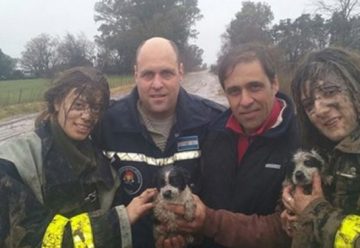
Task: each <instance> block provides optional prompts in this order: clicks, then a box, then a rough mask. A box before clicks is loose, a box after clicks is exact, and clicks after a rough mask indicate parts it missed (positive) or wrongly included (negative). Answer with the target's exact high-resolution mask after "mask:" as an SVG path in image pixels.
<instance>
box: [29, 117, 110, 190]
mask: <svg viewBox="0 0 360 248" xmlns="http://www.w3.org/2000/svg"><path fill="white" fill-rule="evenodd" d="M36 133H37V134H38V135H39V137H40V138H41V140H42V157H43V159H44V163H43V172H44V175H49V173H46V172H45V171H49V170H57V171H59V170H60V171H62V173H57V174H56V175H54V177H53V178H51V179H49V178H47V179H46V182H47V184H48V185H47V186H48V187H53V186H57V185H60V186H61V184H63V183H64V182H71V181H75V180H78V177H76V176H75V173H73V172H71V169H70V167H69V165H68V164H66V163H56V164H57V165H59V166H61V168H52V166H53V165H54V164H53V163H50V164H48V163H47V162H46V160H47V159H50V160H51V159H55V158H48V156H49V155H50V151H51V149H54V139H53V137H52V135H51V131H50V127H49V123H48V122H45V123H42V124H41V125H40V126H39V127H38V128H37V129H36ZM95 149H96V148H95ZM100 154H101V151H100V150H98V151H97V156H100V157H99V158H98V161H99V162H100V163H99V164H98V166H97V168H96V169H95V171H93V172H92V173H91V176H90V177H89V181H91V182H93V183H96V184H98V183H101V184H103V185H105V186H106V187H107V188H108V189H110V188H111V187H113V185H114V178H113V176H112V172H111V168H110V166H109V165H108V164H107V163H108V162H107V160H106V159H105V158H103V157H101V155H100ZM57 155H58V156H61V155H60V154H57ZM46 158H47V159H46ZM61 161H66V159H65V160H64V159H61ZM59 162H60V161H59ZM51 174H53V173H50V175H51Z"/></svg>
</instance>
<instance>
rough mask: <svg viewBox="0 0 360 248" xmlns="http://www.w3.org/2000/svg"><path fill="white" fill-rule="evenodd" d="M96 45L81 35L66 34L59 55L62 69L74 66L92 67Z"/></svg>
mask: <svg viewBox="0 0 360 248" xmlns="http://www.w3.org/2000/svg"><path fill="white" fill-rule="evenodd" d="M94 50H95V45H94V43H93V42H91V41H90V40H88V39H87V38H86V36H85V35H84V34H83V33H81V34H79V35H77V36H75V35H73V34H70V33H68V34H66V35H65V37H64V39H63V40H62V41H61V42H60V44H59V46H58V50H57V51H58V55H59V59H60V64H61V67H62V69H65V68H70V67H73V66H81V65H92V64H93V59H94V58H95V57H94V56H95V55H94Z"/></svg>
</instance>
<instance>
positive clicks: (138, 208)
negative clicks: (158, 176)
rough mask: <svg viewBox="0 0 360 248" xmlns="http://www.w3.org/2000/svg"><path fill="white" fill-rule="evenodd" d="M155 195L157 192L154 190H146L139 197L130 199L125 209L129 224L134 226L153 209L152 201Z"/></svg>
mask: <svg viewBox="0 0 360 248" xmlns="http://www.w3.org/2000/svg"><path fill="white" fill-rule="evenodd" d="M156 194H157V190H156V189H155V188H151V189H146V190H145V191H144V192H142V194H141V195H139V196H137V197H135V198H134V199H132V201H131V202H130V203H129V205H127V207H126V211H127V214H128V218H129V222H130V224H134V223H135V222H136V221H137V220H138V219H139V218H140V217H142V216H144V215H145V214H147V213H148V212H149V211H150V210H151V209H152V208H153V207H154V203H153V202H152V200H153V198H154V197H155V195H156Z"/></svg>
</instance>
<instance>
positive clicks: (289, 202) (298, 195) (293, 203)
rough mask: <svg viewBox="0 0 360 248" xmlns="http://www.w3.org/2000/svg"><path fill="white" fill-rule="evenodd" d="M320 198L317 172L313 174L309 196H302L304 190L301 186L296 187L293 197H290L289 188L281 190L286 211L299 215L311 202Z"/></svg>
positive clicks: (320, 189)
mask: <svg viewBox="0 0 360 248" xmlns="http://www.w3.org/2000/svg"><path fill="white" fill-rule="evenodd" d="M321 197H324V193H323V191H322V188H321V177H320V175H319V173H318V172H315V173H314V174H313V184H312V192H311V194H310V195H306V194H304V189H303V188H302V187H301V186H296V188H295V191H294V192H293V195H291V186H287V187H285V188H284V190H283V194H282V201H283V203H284V205H285V207H286V209H288V210H289V211H290V212H293V213H295V214H297V215H299V214H300V213H302V212H303V211H304V209H305V208H306V207H307V206H308V205H309V204H310V203H311V202H313V201H314V200H316V199H318V198H321Z"/></svg>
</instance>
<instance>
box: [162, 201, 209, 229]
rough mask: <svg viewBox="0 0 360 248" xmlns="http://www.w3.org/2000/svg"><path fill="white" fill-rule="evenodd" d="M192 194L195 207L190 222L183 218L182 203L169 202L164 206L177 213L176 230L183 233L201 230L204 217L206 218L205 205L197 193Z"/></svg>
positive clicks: (183, 209) (183, 208)
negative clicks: (192, 218)
mask: <svg viewBox="0 0 360 248" xmlns="http://www.w3.org/2000/svg"><path fill="white" fill-rule="evenodd" d="M192 196H193V199H194V203H195V206H196V208H195V216H194V220H192V221H191V222H189V221H187V220H185V218H184V215H185V207H184V206H183V205H177V204H169V205H168V206H166V208H167V209H169V210H170V211H172V212H174V213H175V214H177V215H178V217H179V218H178V219H177V221H176V223H177V226H178V230H179V231H182V232H185V233H198V232H201V230H202V229H203V227H204V223H205V218H206V206H205V205H204V203H203V202H202V201H201V200H200V198H199V197H198V196H197V195H194V194H193V195H192Z"/></svg>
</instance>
